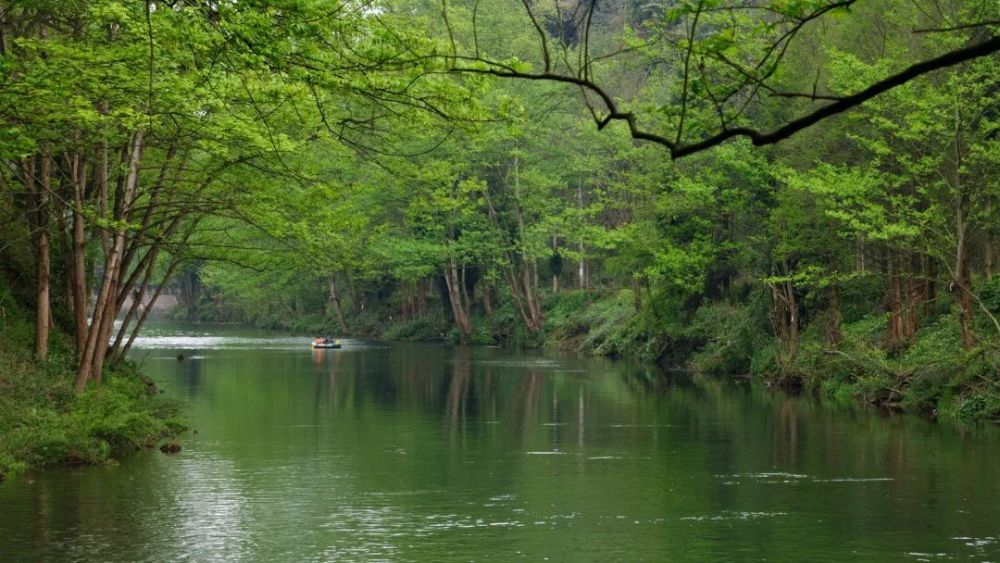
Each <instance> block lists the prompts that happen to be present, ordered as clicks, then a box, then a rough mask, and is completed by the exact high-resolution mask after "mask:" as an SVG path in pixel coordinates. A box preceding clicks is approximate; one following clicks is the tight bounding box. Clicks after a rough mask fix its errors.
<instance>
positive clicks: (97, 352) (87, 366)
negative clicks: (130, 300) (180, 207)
mask: <svg viewBox="0 0 1000 563" xmlns="http://www.w3.org/2000/svg"><path fill="white" fill-rule="evenodd" d="M143 136H144V134H143V132H142V131H138V132H136V133H134V134H133V135H132V139H131V141H130V143H129V150H128V151H127V153H126V154H127V157H126V163H127V173H126V175H125V178H124V179H123V180H122V183H121V186H120V189H118V190H116V191H117V192H119V193H120V199H119V201H116V202H115V219H116V220H117V221H124V220H126V219H127V218H128V216H129V214H130V213H131V208H132V205H133V203H134V198H135V190H136V184H137V182H138V177H139V163H140V161H141V159H142V149H143ZM124 251H125V231H124V229H123V228H122V227H121V226H118V227H116V228H115V234H114V237H113V239H112V243H111V246H110V249H109V253H108V254H107V255H106V256H105V260H104V275H103V279H102V282H101V289H100V292H99V293H98V296H97V301H96V302H95V304H94V315H93V320H92V321H91V323H90V329H89V331H88V334H87V343H86V346H85V347H84V353H83V355H82V360H81V362H80V366H79V369H78V370H77V375H76V381H75V383H74V389H75V390H76V391H77V392H78V393H79V392H82V391H83V389H84V387H85V386H86V385H87V382H88V381H91V380H93V381H98V382H99V381H100V380H101V376H102V374H103V369H104V357H105V355H106V354H107V351H108V346H109V342H108V339H109V338H110V334H111V328H112V325H113V323H114V317H115V314H116V313H117V311H116V307H115V305H116V304H117V292H118V283H117V282H118V279H119V277H120V276H121V272H122V263H121V262H122V258H123V254H124Z"/></svg>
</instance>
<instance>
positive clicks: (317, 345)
mask: <svg viewBox="0 0 1000 563" xmlns="http://www.w3.org/2000/svg"><path fill="white" fill-rule="evenodd" d="M312 347H313V348H316V349H320V348H340V341H339V340H334V341H332V342H313V343H312Z"/></svg>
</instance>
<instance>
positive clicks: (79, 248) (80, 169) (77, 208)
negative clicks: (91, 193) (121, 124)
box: [70, 159, 87, 364]
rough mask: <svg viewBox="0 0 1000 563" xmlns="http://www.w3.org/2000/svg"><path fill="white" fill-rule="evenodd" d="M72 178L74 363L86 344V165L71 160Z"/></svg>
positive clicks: (80, 355) (71, 287)
mask: <svg viewBox="0 0 1000 563" xmlns="http://www.w3.org/2000/svg"><path fill="white" fill-rule="evenodd" d="M72 175H73V236H72V245H71V252H70V268H71V270H70V293H71V296H72V301H73V328H74V330H73V332H74V334H73V336H74V338H75V343H76V361H77V364H79V363H80V360H81V359H82V357H83V349H84V347H85V346H86V344H87V233H86V230H85V228H86V225H85V223H84V218H83V199H84V196H85V194H86V191H87V166H86V163H85V162H84V161H83V160H82V159H79V160H76V161H74V170H73V171H72Z"/></svg>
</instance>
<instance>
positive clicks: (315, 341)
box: [313, 336, 323, 345]
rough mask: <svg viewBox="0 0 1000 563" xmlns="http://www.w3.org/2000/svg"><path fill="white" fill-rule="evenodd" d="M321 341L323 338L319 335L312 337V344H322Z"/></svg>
mask: <svg viewBox="0 0 1000 563" xmlns="http://www.w3.org/2000/svg"><path fill="white" fill-rule="evenodd" d="M322 343H323V338H322V337H321V336H317V337H314V338H313V344H317V345H318V344H322Z"/></svg>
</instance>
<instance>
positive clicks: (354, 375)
mask: <svg viewBox="0 0 1000 563" xmlns="http://www.w3.org/2000/svg"><path fill="white" fill-rule="evenodd" d="M178 354H184V355H185V357H186V359H185V360H184V361H178V360H177V356H178ZM132 356H133V358H134V359H136V360H138V361H141V362H142V363H143V365H144V367H145V370H146V371H147V372H148V373H149V374H150V376H151V377H153V379H154V380H155V381H156V382H157V384H158V385H159V386H160V387H161V389H163V390H164V393H165V394H166V395H167V396H170V397H175V398H178V399H180V400H182V401H184V403H185V404H186V412H187V416H188V418H189V419H190V420H191V422H192V426H193V428H194V429H195V430H196V431H197V433H193V434H188V435H187V436H186V438H185V439H184V441H183V444H184V450H183V451H182V452H181V453H179V454H176V455H164V454H161V453H160V452H158V451H149V452H142V453H140V454H137V455H135V456H132V457H130V458H128V459H126V460H125V461H124V462H122V463H121V464H118V465H110V466H104V467H90V468H77V469H62V470H55V471H48V472H40V473H36V474H33V475H28V476H25V477H22V478H19V479H16V480H13V481H11V482H8V483H4V484H0V561H4V562H8V561H59V562H62V561H211V560H226V561H268V562H270V561H296V562H297V561H332V560H364V561H371V560H388V561H452V560H453V561H480V560H494V561H518V560H524V561H546V560H548V561H754V560H762V561H763V560H767V561H815V560H867V561H886V560H902V561H924V560H929V561H937V560H974V561H990V560H992V561H998V560H1000V463H998V461H1000V457H998V454H1000V432H998V429H996V428H973V429H962V428H959V427H957V426H955V425H953V424H947V423H940V424H933V423H929V422H927V421H924V420H921V419H919V418H916V417H909V416H895V417H886V416H884V415H879V414H876V413H869V412H864V411H860V410H857V409H849V408H844V407H835V406H831V405H825V404H822V403H819V402H816V401H813V400H807V399H803V398H795V397H788V396H785V395H783V394H781V393H777V392H774V391H769V390H764V389H760V388H756V387H753V386H750V385H748V384H735V383H722V382H718V381H715V380H703V379H694V380H692V379H690V378H687V377H683V376H673V377H668V376H664V375H663V374H661V373H658V372H656V370H655V369H654V368H651V367H648V366H641V365H634V364H628V363H625V362H612V361H606V360H597V359H584V358H576V357H572V356H561V355H548V354H542V353H535V352H519V351H510V350H502V349H497V348H486V347H479V348H467V347H456V346H447V345H440V344H381V343H368V342H361V341H353V340H347V341H345V342H344V347H343V348H342V349H340V350H325V351H313V350H310V349H309V348H308V339H304V338H302V337H293V336H282V335H275V334H273V333H262V332H257V331H250V330H238V329H232V328H227V329H222V328H212V329H207V328H198V329H191V328H176V327H169V326H164V327H155V326H154V327H152V328H150V329H149V330H147V331H146V333H145V335H144V336H143V337H141V338H140V339H139V341H138V342H137V345H136V349H135V350H134V352H133V354H132Z"/></svg>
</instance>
